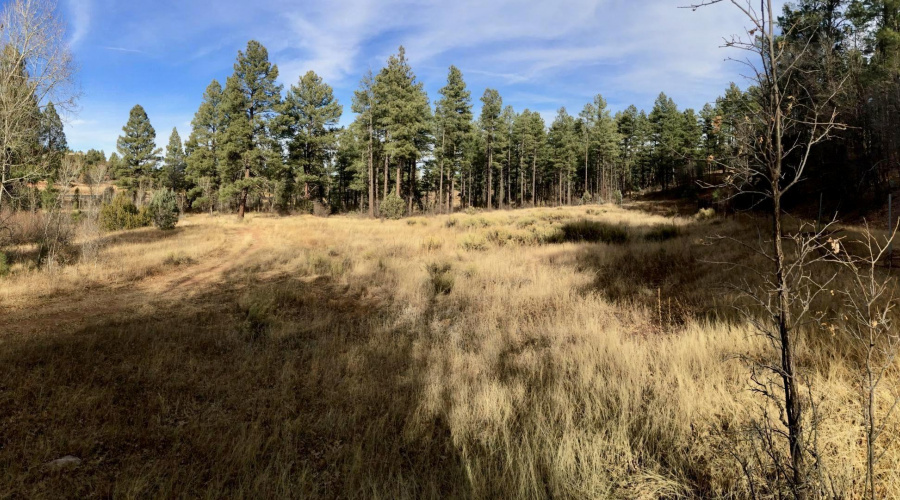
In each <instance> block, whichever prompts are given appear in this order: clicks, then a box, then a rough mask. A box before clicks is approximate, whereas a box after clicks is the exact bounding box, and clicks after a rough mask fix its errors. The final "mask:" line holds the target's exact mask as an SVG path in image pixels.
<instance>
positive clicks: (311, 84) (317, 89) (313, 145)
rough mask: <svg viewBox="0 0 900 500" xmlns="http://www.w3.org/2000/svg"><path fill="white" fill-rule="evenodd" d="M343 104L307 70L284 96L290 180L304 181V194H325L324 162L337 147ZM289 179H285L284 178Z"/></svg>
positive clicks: (328, 159) (327, 160) (319, 79)
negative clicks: (338, 126)
mask: <svg viewBox="0 0 900 500" xmlns="http://www.w3.org/2000/svg"><path fill="white" fill-rule="evenodd" d="M342 113H343V108H342V106H341V105H340V103H338V101H337V100H336V99H335V98H334V93H333V91H332V89H331V87H330V86H329V85H328V84H326V83H325V82H324V81H322V78H321V77H320V76H318V75H316V74H315V73H314V72H312V71H309V72H307V73H306V74H305V75H303V76H302V77H300V81H299V82H298V84H297V85H295V86H291V88H290V90H289V91H288V95H287V97H286V98H285V100H284V105H283V107H282V114H283V115H284V121H285V130H286V132H287V134H288V138H289V144H288V146H289V151H290V153H289V165H290V167H291V169H292V170H294V171H292V172H290V176H289V180H290V181H292V180H293V179H299V180H300V181H301V182H303V184H304V191H303V196H304V198H306V199H309V198H310V195H311V189H310V185H312V186H313V187H312V192H313V193H314V194H315V196H316V197H318V198H320V199H322V198H325V197H326V192H325V187H326V185H327V181H328V179H327V177H326V175H325V167H326V164H327V163H328V162H329V161H330V159H331V157H332V156H333V155H334V152H335V149H336V147H337V144H336V137H337V124H338V121H339V120H340V118H341V114H342ZM286 180H288V179H286Z"/></svg>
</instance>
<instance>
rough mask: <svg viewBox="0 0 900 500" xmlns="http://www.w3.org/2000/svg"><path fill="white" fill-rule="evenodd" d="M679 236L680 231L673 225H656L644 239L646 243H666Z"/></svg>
mask: <svg viewBox="0 0 900 500" xmlns="http://www.w3.org/2000/svg"><path fill="white" fill-rule="evenodd" d="M680 235H681V230H680V229H678V226H676V225H675V224H657V225H656V226H653V227H652V228H650V230H649V231H647V234H645V235H644V238H645V239H646V240H647V241H666V240H671V239H672V238H677V237H678V236H680Z"/></svg>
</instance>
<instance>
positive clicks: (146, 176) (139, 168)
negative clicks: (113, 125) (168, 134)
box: [116, 104, 161, 203]
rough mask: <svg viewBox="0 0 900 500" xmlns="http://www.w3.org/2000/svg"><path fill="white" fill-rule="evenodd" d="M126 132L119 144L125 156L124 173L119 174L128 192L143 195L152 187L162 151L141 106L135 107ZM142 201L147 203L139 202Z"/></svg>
mask: <svg viewBox="0 0 900 500" xmlns="http://www.w3.org/2000/svg"><path fill="white" fill-rule="evenodd" d="M122 132H124V134H123V135H121V136H119V140H118V141H117V142H116V149H117V150H118V152H119V156H120V157H121V160H120V162H119V168H120V170H119V172H117V177H118V180H119V183H120V185H121V186H122V187H124V188H126V189H138V190H140V191H141V192H143V191H144V190H146V189H147V188H149V187H150V184H151V180H152V176H153V174H154V172H155V170H156V166H157V164H158V163H159V153H160V152H161V149H159V148H157V147H156V131H155V130H154V129H153V126H152V125H151V124H150V118H148V117H147V112H146V111H144V108H143V107H142V106H141V105H140V104H137V105H135V106H134V107H133V108H131V112H130V113H129V114H128V122H127V123H125V126H124V127H122ZM138 202H139V203H140V202H143V200H140V199H139V200H138Z"/></svg>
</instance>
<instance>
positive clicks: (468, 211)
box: [466, 207, 478, 215]
mask: <svg viewBox="0 0 900 500" xmlns="http://www.w3.org/2000/svg"><path fill="white" fill-rule="evenodd" d="M477 213H478V209H477V208H475V207H466V215H475V214H477Z"/></svg>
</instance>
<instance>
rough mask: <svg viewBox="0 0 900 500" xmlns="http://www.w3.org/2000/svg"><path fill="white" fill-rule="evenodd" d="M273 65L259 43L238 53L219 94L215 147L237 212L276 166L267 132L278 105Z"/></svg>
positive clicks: (277, 161) (277, 151) (276, 156)
mask: <svg viewBox="0 0 900 500" xmlns="http://www.w3.org/2000/svg"><path fill="white" fill-rule="evenodd" d="M277 79H278V67H277V66H275V65H274V64H272V63H270V62H269V53H268V51H267V50H266V48H265V47H263V46H262V45H261V44H260V43H259V42H257V41H255V40H251V41H250V42H248V43H247V50H246V52H241V51H239V52H238V56H237V61H236V62H235V63H234V74H233V75H232V76H231V77H229V78H228V81H227V82H226V84H225V91H224V92H223V93H222V102H221V104H220V106H221V107H222V118H223V123H224V126H223V132H222V136H221V144H220V145H219V154H218V156H219V160H220V165H219V173H220V178H221V181H222V182H223V183H225V182H229V183H231V186H230V187H231V189H232V191H233V192H236V193H237V194H238V201H237V203H238V216H239V217H241V218H243V217H244V213H245V212H246V210H247V196H248V194H249V192H250V188H251V187H252V186H255V185H256V183H255V182H254V181H253V180H252V178H253V177H261V178H266V177H268V175H269V174H270V173H271V172H272V171H273V170H275V169H277V168H278V167H279V166H280V163H281V162H280V156H281V147H280V145H279V144H278V142H277V141H276V139H275V137H274V135H273V134H272V130H271V126H272V120H273V118H274V117H275V116H276V111H277V109H278V107H279V106H280V103H281V85H279V84H278V83H277Z"/></svg>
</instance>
